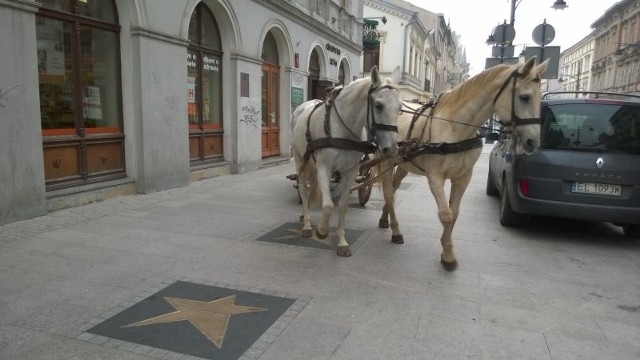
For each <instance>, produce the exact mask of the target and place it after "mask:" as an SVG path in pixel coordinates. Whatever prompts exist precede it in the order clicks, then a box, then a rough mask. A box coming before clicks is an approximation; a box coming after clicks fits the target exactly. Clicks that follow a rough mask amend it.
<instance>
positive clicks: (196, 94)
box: [187, 3, 224, 165]
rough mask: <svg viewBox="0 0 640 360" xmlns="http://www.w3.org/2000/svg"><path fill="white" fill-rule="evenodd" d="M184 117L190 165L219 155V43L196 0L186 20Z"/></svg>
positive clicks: (214, 27) (215, 30) (217, 158)
mask: <svg viewBox="0 0 640 360" xmlns="http://www.w3.org/2000/svg"><path fill="white" fill-rule="evenodd" d="M189 40H190V42H191V43H190V45H189V48H188V50H187V100H188V104H187V119H188V121H189V154H190V156H189V157H190V160H191V164H192V165H199V164H201V163H204V162H212V161H221V160H222V159H223V146H222V145H223V142H222V141H223V134H224V131H223V129H222V54H223V53H222V43H221V41H220V33H219V31H218V25H217V23H216V21H215V18H214V17H213V14H212V13H211V11H210V10H209V8H207V7H206V5H204V4H202V3H201V4H199V5H198V6H197V7H196V9H195V10H194V12H193V15H192V16H191V22H190V23H189Z"/></svg>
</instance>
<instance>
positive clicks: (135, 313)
mask: <svg viewBox="0 0 640 360" xmlns="http://www.w3.org/2000/svg"><path fill="white" fill-rule="evenodd" d="M294 301H295V299H289V298H284V297H278V296H272V295H266V294H260V293H252V292H247V291H239V290H233V289H226V288H221V287H216V286H208V285H201V284H194V283H188V282H183V281H178V282H176V283H174V284H172V285H169V286H168V287H167V288H165V289H163V290H161V291H159V292H158V293H156V294H154V295H152V296H150V297H148V298H146V299H144V300H143V301H141V302H139V303H137V304H135V305H133V306H132V307H130V308H128V309H126V310H124V311H122V312H121V313H119V314H116V315H114V316H113V317H111V318H110V319H107V320H105V321H104V322H102V323H100V324H98V325H96V326H94V327H93V328H91V329H89V330H88V331H87V332H89V333H92V334H98V335H103V336H106V337H111V338H115V339H119V340H123V341H128V342H131V343H137V344H141V345H146V346H150V347H156V348H160V349H164V350H169V351H173V352H177V353H182V354H187V355H192V356H197V357H201V358H205V359H237V358H239V357H240V356H241V355H242V354H243V353H244V352H245V351H246V350H247V349H248V348H249V347H250V346H251V345H252V344H253V343H254V342H255V341H256V340H257V339H258V338H259V337H260V335H262V333H263V332H264V331H266V330H267V329H268V328H269V327H270V326H271V325H272V324H273V323H274V322H275V321H276V320H277V319H278V318H279V317H280V316H281V315H282V314H283V313H284V312H285V311H286V310H287V309H288V308H289V306H291V304H293V302H294Z"/></svg>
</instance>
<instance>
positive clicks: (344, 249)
mask: <svg viewBox="0 0 640 360" xmlns="http://www.w3.org/2000/svg"><path fill="white" fill-rule="evenodd" d="M336 253H337V254H338V256H344V257H349V256H351V248H349V246H348V245H347V246H338V248H337V251H336Z"/></svg>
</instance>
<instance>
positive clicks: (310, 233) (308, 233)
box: [302, 229, 313, 238]
mask: <svg viewBox="0 0 640 360" xmlns="http://www.w3.org/2000/svg"><path fill="white" fill-rule="evenodd" d="M311 236H313V230H311V229H302V237H305V238H310V237H311Z"/></svg>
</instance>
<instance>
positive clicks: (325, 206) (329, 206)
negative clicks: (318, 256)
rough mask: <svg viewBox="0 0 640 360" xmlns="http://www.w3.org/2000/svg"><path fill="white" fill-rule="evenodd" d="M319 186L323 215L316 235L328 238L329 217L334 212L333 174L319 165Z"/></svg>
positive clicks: (319, 237) (320, 237)
mask: <svg viewBox="0 0 640 360" xmlns="http://www.w3.org/2000/svg"><path fill="white" fill-rule="evenodd" d="M317 171H318V175H317V176H318V179H317V186H320V190H321V192H322V217H321V218H320V222H319V223H318V227H317V228H316V237H318V239H326V238H327V236H329V219H330V218H331V213H332V212H333V199H332V198H331V174H330V173H329V170H328V169H326V168H324V167H323V168H320V167H318V170H317Z"/></svg>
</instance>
